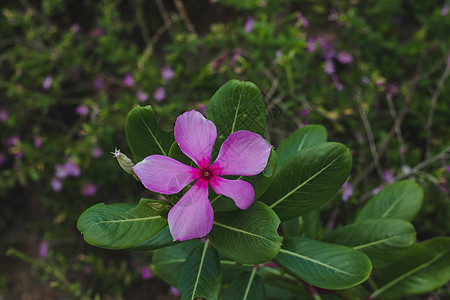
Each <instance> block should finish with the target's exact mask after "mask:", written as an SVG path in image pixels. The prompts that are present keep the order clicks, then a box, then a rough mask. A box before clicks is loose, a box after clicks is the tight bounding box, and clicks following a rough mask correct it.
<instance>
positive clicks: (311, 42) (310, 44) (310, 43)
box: [306, 37, 316, 52]
mask: <svg viewBox="0 0 450 300" xmlns="http://www.w3.org/2000/svg"><path fill="white" fill-rule="evenodd" d="M314 50H316V39H314V38H312V37H310V38H309V39H308V40H307V41H306V51H308V52H313V51H314Z"/></svg>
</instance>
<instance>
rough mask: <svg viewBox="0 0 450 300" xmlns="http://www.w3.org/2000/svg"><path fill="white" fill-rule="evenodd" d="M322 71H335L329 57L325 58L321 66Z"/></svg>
mask: <svg viewBox="0 0 450 300" xmlns="http://www.w3.org/2000/svg"><path fill="white" fill-rule="evenodd" d="M323 71H324V72H325V73H327V74H333V73H334V72H335V69H334V63H333V61H332V60H331V59H327V60H326V61H325V64H324V66H323Z"/></svg>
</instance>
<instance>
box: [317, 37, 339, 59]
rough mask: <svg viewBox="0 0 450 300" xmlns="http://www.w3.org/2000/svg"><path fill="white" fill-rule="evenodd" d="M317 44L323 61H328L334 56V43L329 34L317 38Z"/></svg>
mask: <svg viewBox="0 0 450 300" xmlns="http://www.w3.org/2000/svg"><path fill="white" fill-rule="evenodd" d="M317 42H318V43H319V45H320V50H321V52H322V55H323V57H324V58H325V60H330V59H332V58H333V57H334V56H335V55H336V49H335V45H336V41H335V39H334V38H333V37H332V36H331V35H330V34H325V35H322V36H319V37H318V38H317Z"/></svg>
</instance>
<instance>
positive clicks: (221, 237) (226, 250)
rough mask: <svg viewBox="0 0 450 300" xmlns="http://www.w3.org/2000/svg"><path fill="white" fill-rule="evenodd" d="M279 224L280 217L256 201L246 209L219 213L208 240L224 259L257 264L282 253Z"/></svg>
mask: <svg viewBox="0 0 450 300" xmlns="http://www.w3.org/2000/svg"><path fill="white" fill-rule="evenodd" d="M279 224H280V219H279V218H278V216H277V215H276V214H275V213H274V212H273V211H272V210H271V209H270V208H269V207H268V206H267V205H265V204H264V203H261V202H259V201H256V202H255V203H253V204H252V205H251V206H250V207H249V208H248V209H247V210H239V211H233V212H225V213H216V215H215V217H214V225H213V228H212V230H211V232H210V233H209V238H210V241H211V244H212V245H213V246H214V248H216V249H217V250H218V251H219V252H220V253H221V254H223V255H224V256H226V257H228V258H230V259H232V260H234V261H237V262H239V263H242V264H258V263H262V262H265V261H268V260H271V259H272V258H274V257H275V256H276V255H277V253H278V251H279V250H280V247H281V242H282V240H283V239H282V238H281V237H280V236H278V233H277V229H278V225H279Z"/></svg>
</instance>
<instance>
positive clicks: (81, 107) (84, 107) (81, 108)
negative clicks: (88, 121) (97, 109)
mask: <svg viewBox="0 0 450 300" xmlns="http://www.w3.org/2000/svg"><path fill="white" fill-rule="evenodd" d="M75 112H76V113H77V114H79V115H80V116H82V117H84V116H87V114H88V113H89V107H87V105H86V104H80V105H78V106H77V107H76V108H75Z"/></svg>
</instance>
